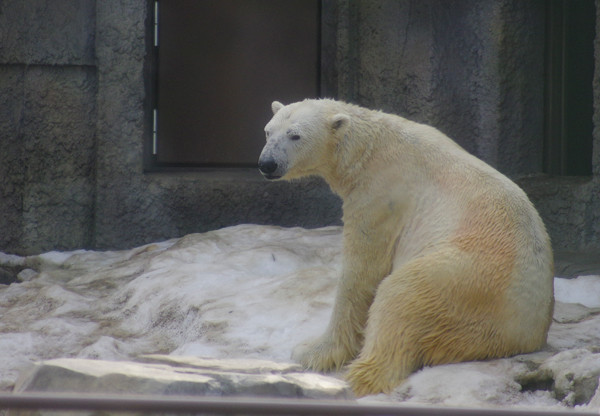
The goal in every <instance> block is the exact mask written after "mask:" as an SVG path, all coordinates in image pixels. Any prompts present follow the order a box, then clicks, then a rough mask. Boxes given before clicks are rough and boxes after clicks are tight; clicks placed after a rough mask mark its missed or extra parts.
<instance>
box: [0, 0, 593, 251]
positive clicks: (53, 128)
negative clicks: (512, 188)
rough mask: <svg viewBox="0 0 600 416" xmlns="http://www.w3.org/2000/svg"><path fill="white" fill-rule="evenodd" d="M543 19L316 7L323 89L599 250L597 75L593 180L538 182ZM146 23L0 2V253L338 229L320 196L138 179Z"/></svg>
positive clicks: (394, 4)
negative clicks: (448, 146) (501, 178)
mask: <svg viewBox="0 0 600 416" xmlns="http://www.w3.org/2000/svg"><path fill="white" fill-rule="evenodd" d="M596 4H597V9H598V10H600V0H596ZM543 8H544V2H543V0H533V1H527V2H523V1H520V0H484V1H476V0H402V1H400V0H398V1H396V0H379V1H372V0H369V1H359V0H356V1H349V0H325V1H324V2H323V36H322V37H323V60H322V63H323V68H322V70H323V76H322V91H323V92H324V95H327V96H333V97H337V98H340V99H345V100H348V101H352V102H355V103H357V104H361V105H365V106H368V107H374V108H381V109H383V110H385V111H390V112H395V113H398V114H401V115H404V116H406V117H409V118H412V119H414V120H417V121H422V122H426V123H428V124H432V125H434V126H436V127H438V128H439V129H440V130H442V131H444V132H445V133H447V134H448V135H450V136H451V137H453V138H454V139H455V140H457V141H458V142H459V143H461V144H462V145H463V146H464V147H465V148H466V149H467V150H469V151H470V152H472V153H474V154H476V155H477V156H479V157H481V158H483V159H484V160H486V161H487V162H489V163H490V164H492V165H494V166H496V167H497V168H498V169H499V170H501V171H502V172H504V173H506V174H508V175H509V176H511V177H513V178H516V179H517V180H518V182H519V183H520V184H521V186H523V188H524V189H525V190H526V191H527V192H528V193H529V194H530V196H531V198H532V200H533V201H534V203H536V205H537V207H538V209H539V210H540V212H541V214H542V216H543V217H544V220H545V222H546V224H547V227H548V229H549V231H550V233H551V236H552V238H553V241H554V245H555V247H557V248H571V249H599V248H600V214H598V213H599V212H600V197H599V196H598V195H600V185H599V182H600V115H599V114H600V87H599V85H600V75H599V71H600V64H597V65H596V76H595V81H594V94H595V95H594V97H595V105H596V108H595V117H594V121H595V130H594V156H593V158H594V162H593V163H594V173H595V175H594V178H593V179H590V178H583V179H582V178H574V179H573V178H548V177H543V176H540V175H539V174H540V173H541V170H542V135H543V42H544V27H543V25H544V16H543ZM150 11H151V6H150V4H149V2H147V1H145V0H103V1H94V0H4V1H1V2H0V39H2V47H1V48H0V99H1V100H2V102H1V105H0V138H1V142H0V175H1V177H2V179H3V180H2V182H1V183H0V212H2V214H3V215H2V216H0V251H7V252H15V253H19V254H27V253H36V252H41V251H46V250H52V249H59V250H66V249H75V248H98V249H108V248H111V249H116V248H126V247H131V246H134V245H139V244H142V243H146V242H150V241H156V240H161V239H166V238H171V237H176V236H181V235H183V234H187V233H191V232H202V231H206V230H209V229H215V228H219V227H223V226H227V225H233V224H238V223H263V224H279V225H283V226H295V225H299V226H305V227H317V226H322V225H328V224H339V223H340V216H341V208H340V201H339V199H338V198H337V197H336V196H334V195H332V194H331V193H330V192H329V190H328V188H327V186H326V185H325V184H324V183H323V182H322V181H320V180H306V181H300V182H295V183H292V184H289V183H270V182H266V181H264V180H262V178H261V177H260V175H259V174H258V173H257V172H256V171H255V170H248V169H237V170H236V169H229V170H196V171H186V172H182V171H171V172H164V171H162V172H161V171H154V172H148V171H146V169H147V168H148V166H147V163H145V162H146V161H147V149H145V148H144V144H145V143H146V142H148V139H149V135H150V130H149V128H150V122H149V121H150V118H149V117H150V114H149V109H150V101H151V90H150V88H149V84H150V82H149V74H150V73H151V59H150V58H149V55H148V52H149V50H150V49H149V45H148V42H149V40H150V37H149V32H148V31H149V28H150V24H149V23H150V22H149V21H148V19H149V14H150ZM597 16H598V14H597ZM597 26H598V27H600V23H598V25H597ZM596 62H597V63H598V62H600V46H598V38H597V39H596ZM268 118H269V109H265V122H266V121H267V120H268ZM257 156H258V155H257Z"/></svg>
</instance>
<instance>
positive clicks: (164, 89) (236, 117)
mask: <svg viewBox="0 0 600 416" xmlns="http://www.w3.org/2000/svg"><path fill="white" fill-rule="evenodd" d="M156 3H157V14H158V32H157V33H158V35H157V36H156V38H157V44H158V46H156V47H155V50H156V58H155V59H156V69H155V70H156V75H155V76H156V86H155V88H156V92H157V95H156V118H155V120H154V123H153V124H154V130H155V134H154V137H153V143H151V145H150V147H151V148H152V151H151V153H152V157H151V159H152V162H153V163H152V164H153V166H210V167H228V166H239V167H243V166H255V165H256V161H257V159H258V156H259V153H260V150H261V149H262V147H263V145H264V141H265V139H264V132H263V128H264V125H265V124H266V123H267V122H268V121H269V119H270V118H271V116H272V113H271V102H272V101H273V100H279V101H282V102H284V103H289V102H293V101H298V100H302V99H304V98H315V97H318V96H319V75H320V44H319V43H320V39H319V37H320V1H318V0H285V1H281V0H203V1H198V0H161V1H158V2H156Z"/></svg>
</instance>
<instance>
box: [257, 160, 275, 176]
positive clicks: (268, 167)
mask: <svg viewBox="0 0 600 416" xmlns="http://www.w3.org/2000/svg"><path fill="white" fill-rule="evenodd" d="M258 169H259V170H260V171H261V172H262V173H264V174H265V175H270V174H271V173H273V172H275V171H276V170H277V162H275V160H273V159H267V160H259V161H258Z"/></svg>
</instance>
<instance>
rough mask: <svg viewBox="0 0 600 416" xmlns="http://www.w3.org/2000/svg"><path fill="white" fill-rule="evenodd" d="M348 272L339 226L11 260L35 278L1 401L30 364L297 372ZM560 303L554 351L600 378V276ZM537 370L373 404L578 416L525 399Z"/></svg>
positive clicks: (561, 289)
mask: <svg viewBox="0 0 600 416" xmlns="http://www.w3.org/2000/svg"><path fill="white" fill-rule="evenodd" d="M340 263H341V228H340V227H326V228H320V229H314V230H306V229H302V228H279V227H271V226H257V225H240V226H236V227H229V228H224V229H222V230H217V231H212V232H208V233H204V234H191V235H187V236H185V237H183V238H180V239H173V240H169V241H164V242H159V243H154V244H148V245H145V246H142V247H138V248H135V249H132V250H124V251H106V252H95V251H84V250H78V251H73V252H50V253H45V254H42V255H39V256H31V257H27V258H22V257H18V256H13V255H7V254H3V253H0V266H2V265H12V266H15V265H18V266H20V267H22V268H24V269H25V270H23V271H21V272H20V273H19V277H20V279H21V281H19V282H17V283H13V284H11V285H9V286H0V353H1V354H2V357H3V359H2V360H0V389H3V390H7V389H10V388H11V387H12V385H13V384H14V382H15V380H16V378H17V376H18V374H19V373H20V372H21V371H22V370H23V369H25V368H26V367H27V365H28V364H29V363H31V362H33V361H38V360H43V359H50V358H72V357H77V358H93V359H108V360H123V359H131V358H134V357H136V356H138V355H141V354H152V353H161V354H171V355H174V356H181V355H192V356H198V357H212V358H255V359H268V360H276V361H282V362H285V361H289V360H290V354H291V351H292V349H293V347H294V346H295V345H296V344H298V343H300V342H301V341H305V340H306V339H309V338H314V337H316V336H318V335H320V334H321V333H322V332H323V331H324V330H325V328H326V325H327V323H328V320H329V315H330V312H331V308H332V306H333V298H334V293H335V285H336V281H337V278H338V275H339V272H340ZM555 292H556V293H555V294H556V300H557V310H560V311H561V316H562V318H561V319H559V320H558V321H555V323H554V324H553V325H552V327H551V330H550V334H549V345H550V348H551V349H553V350H554V351H563V350H571V349H572V350H573V351H579V352H578V353H577V354H579V355H577V357H582V358H581V359H584V360H586V361H585V362H586V363H588V364H587V366H588V368H596V367H594V365H598V366H599V368H600V364H598V357H600V355H598V354H592V353H590V351H589V348H590V346H593V345H596V346H597V345H600V319H599V318H600V315H598V314H593V313H590V309H589V308H600V276H581V277H578V278H577V279H571V280H567V279H558V278H557V279H556V280H555ZM577 304H579V305H577ZM590 317H591V318H590ZM586 348H587V349H586ZM586 351H587V352H586ZM585 352H586V353H585ZM596 352H597V351H596ZM540 354H542V353H540ZM544 357H545V358H544ZM544 357H542V358H543V359H546V358H548V357H547V356H544ZM542 358H540V359H542ZM559 361H560V359H559ZM572 361H573V357H572V356H565V359H564V360H562V361H560V362H561V363H563V364H564V363H570V362H572ZM594 363H595V364H594ZM544 365H547V366H548V368H547V369H546V370H545V371H555V372H556V374H558V375H560V374H563V373H561V371H563V372H564V371H566V370H565V369H564V366H563V367H561V366H560V365H559V363H554V362H548V363H546V362H544ZM527 371H529V370H528V367H527V363H525V362H523V360H520V359H516V358H515V359H505V360H491V361H486V362H472V363H460V364H454V365H445V366H438V367H432V368H425V369H423V370H421V371H419V372H417V373H415V374H413V375H412V376H411V377H409V379H408V380H407V381H406V382H405V383H403V384H402V385H401V386H400V387H399V388H397V389H396V390H395V391H394V392H393V393H392V394H390V395H377V396H371V397H368V398H365V399H363V400H365V401H369V400H375V401H401V402H406V403H409V404H416V403H431V404H442V405H457V406H493V405H511V406H535V407H549V408H552V407H560V406H562V405H564V404H565V403H566V404H569V405H575V404H577V402H576V401H575V402H573V403H571V402H567V401H564V400H563V401H562V404H561V398H557V397H553V396H552V395H551V394H550V393H549V392H548V391H544V390H534V391H521V390H522V389H521V385H520V384H519V383H518V382H517V381H516V379H517V378H518V377H520V375H522V374H523V373H527ZM581 371H582V372H583V371H584V369H582V370H581ZM599 371H600V370H599ZM586 374H587V373H586ZM557 377H558V376H557ZM568 394H570V393H568Z"/></svg>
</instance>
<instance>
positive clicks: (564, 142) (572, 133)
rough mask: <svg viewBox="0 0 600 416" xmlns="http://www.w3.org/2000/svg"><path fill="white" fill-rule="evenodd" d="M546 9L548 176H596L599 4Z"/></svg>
mask: <svg viewBox="0 0 600 416" xmlns="http://www.w3.org/2000/svg"><path fill="white" fill-rule="evenodd" d="M546 5H547V16H546V18H547V20H546V97H545V101H546V108H545V118H546V120H545V126H544V127H545V149H544V159H545V160H544V167H545V171H546V173H549V174H554V175H591V174H592V131H593V121H592V116H593V88H592V87H593V81H592V80H593V76H594V37H595V31H596V30H595V24H596V10H595V6H594V0H550V1H548V2H547V3H546Z"/></svg>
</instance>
